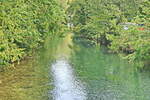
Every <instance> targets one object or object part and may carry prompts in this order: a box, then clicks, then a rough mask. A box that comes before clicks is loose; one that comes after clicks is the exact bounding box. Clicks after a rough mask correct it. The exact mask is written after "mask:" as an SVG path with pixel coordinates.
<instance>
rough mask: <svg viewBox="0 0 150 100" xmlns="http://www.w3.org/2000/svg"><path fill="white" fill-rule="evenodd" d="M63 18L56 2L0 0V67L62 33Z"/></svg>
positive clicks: (47, 0) (54, 0) (61, 9)
mask: <svg viewBox="0 0 150 100" xmlns="http://www.w3.org/2000/svg"><path fill="white" fill-rule="evenodd" d="M64 17H65V12H64V10H63V8H61V7H60V5H59V1H57V0H0V65H5V64H8V63H13V62H15V61H19V60H20V59H21V58H23V57H24V56H26V54H27V53H28V52H30V51H32V50H33V49H35V48H37V47H38V46H39V45H40V44H41V43H42V42H43V41H44V39H45V37H47V36H50V35H51V34H57V33H59V32H62V27H63V25H62V22H64Z"/></svg>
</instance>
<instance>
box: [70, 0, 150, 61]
mask: <svg viewBox="0 0 150 100" xmlns="http://www.w3.org/2000/svg"><path fill="white" fill-rule="evenodd" d="M68 13H69V15H71V21H72V23H73V24H74V33H75V36H76V37H82V38H86V39H88V40H90V41H91V42H92V43H95V44H96V43H100V44H101V45H105V46H108V47H109V48H110V49H111V50H112V51H113V52H117V53H124V54H125V58H127V59H129V60H130V61H136V62H145V61H148V60H150V52H149V51H150V30H149V29H150V24H149V23H150V1H149V0H75V1H74V2H73V3H72V4H71V6H70V8H69V9H68ZM125 27H128V28H129V29H127V30H125V29H124V28H125Z"/></svg>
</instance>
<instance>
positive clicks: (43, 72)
mask: <svg viewBox="0 0 150 100" xmlns="http://www.w3.org/2000/svg"><path fill="white" fill-rule="evenodd" d="M57 38H58V37H57ZM57 38H53V39H47V40H46V43H45V45H44V47H43V48H42V49H40V50H39V51H38V52H36V54H35V55H34V57H30V58H27V59H26V60H25V61H22V62H21V63H20V64H19V65H15V67H11V68H8V70H5V72H0V81H1V83H0V100H51V99H52V96H51V94H50V93H49V91H50V90H52V89H53V84H52V77H51V75H50V72H51V71H50V66H49V65H50V63H51V62H52V61H53V59H54V55H55V51H56V47H57V45H58V44H59V39H57Z"/></svg>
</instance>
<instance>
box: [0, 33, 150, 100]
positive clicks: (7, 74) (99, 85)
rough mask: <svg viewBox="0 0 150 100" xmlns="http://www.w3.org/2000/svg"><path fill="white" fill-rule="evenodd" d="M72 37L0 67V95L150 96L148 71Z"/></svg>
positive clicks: (32, 98)
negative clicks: (138, 68)
mask: <svg viewBox="0 0 150 100" xmlns="http://www.w3.org/2000/svg"><path fill="white" fill-rule="evenodd" d="M71 37H72V34H68V35H67V36H66V37H65V38H63V39H59V38H58V37H56V38H53V39H47V40H46V42H45V45H44V47H43V48H41V49H40V50H39V51H38V52H36V53H34V54H33V55H34V56H32V57H28V58H26V60H24V61H22V62H21V63H20V64H15V66H14V67H9V68H7V69H5V70H4V71H3V72H0V100H150V85H149V84H150V73H149V71H138V70H136V69H135V65H134V64H129V63H128V62H127V61H126V60H123V59H121V58H120V57H119V56H117V55H116V54H110V53H108V52H107V49H106V48H104V47H101V48H100V47H94V46H91V45H87V42H85V41H83V40H75V41H74V42H73V41H72V38H71Z"/></svg>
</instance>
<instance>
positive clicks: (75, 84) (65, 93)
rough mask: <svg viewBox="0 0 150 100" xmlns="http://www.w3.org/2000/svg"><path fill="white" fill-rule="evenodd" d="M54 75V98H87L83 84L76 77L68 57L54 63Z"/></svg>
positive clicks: (69, 99)
mask: <svg viewBox="0 0 150 100" xmlns="http://www.w3.org/2000/svg"><path fill="white" fill-rule="evenodd" d="M52 71H53V77H54V84H55V89H54V91H53V92H54V100H86V94H85V91H84V88H83V86H82V84H81V83H80V82H79V81H78V80H77V79H76V78H75V76H74V74H73V70H72V68H71V66H70V65H69V63H68V62H67V60H66V59H59V60H57V61H56V62H55V63H54V64H53V65H52Z"/></svg>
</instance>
